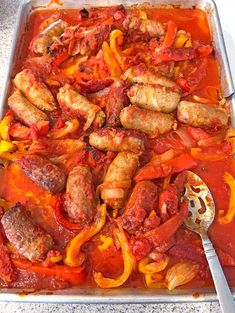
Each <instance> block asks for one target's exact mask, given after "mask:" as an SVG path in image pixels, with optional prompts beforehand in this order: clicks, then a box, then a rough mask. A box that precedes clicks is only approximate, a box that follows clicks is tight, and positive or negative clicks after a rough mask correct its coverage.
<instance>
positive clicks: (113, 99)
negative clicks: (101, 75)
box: [106, 80, 129, 127]
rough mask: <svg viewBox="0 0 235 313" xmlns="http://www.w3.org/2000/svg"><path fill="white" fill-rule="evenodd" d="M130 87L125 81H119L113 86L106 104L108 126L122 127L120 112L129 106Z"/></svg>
mask: <svg viewBox="0 0 235 313" xmlns="http://www.w3.org/2000/svg"><path fill="white" fill-rule="evenodd" d="M128 85H129V84H128V83H127V82H126V81H124V80H118V81H116V82H114V83H113V84H112V86H111V88H110V92H109V101H108V102H107V104H106V126H110V127H120V126H121V122H120V118H119V115H120V112H121V110H122V109H123V108H124V107H126V106H127V105H128V104H129V99H128V96H127V92H126V88H127V87H128Z"/></svg>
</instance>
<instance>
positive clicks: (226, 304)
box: [176, 171, 235, 313]
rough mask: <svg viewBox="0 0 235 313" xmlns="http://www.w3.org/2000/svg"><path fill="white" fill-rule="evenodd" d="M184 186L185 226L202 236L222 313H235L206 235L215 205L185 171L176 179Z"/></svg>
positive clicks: (200, 183)
mask: <svg viewBox="0 0 235 313" xmlns="http://www.w3.org/2000/svg"><path fill="white" fill-rule="evenodd" d="M180 182H181V183H182V182H183V186H184V189H183V192H182V193H183V195H182V198H181V201H188V208H189V215H188V217H187V218H186V220H185V222H184V223H185V225H186V227H187V228H189V229H190V230H192V231H194V232H196V233H198V234H199V235H200V236H201V239H202V244H203V247H204V251H205V254H206V258H207V261H208V264H209V267H210V270H211V274H212V277H213V280H214V284H215V289H216V292H217V295H218V299H219V303H220V306H221V309H222V312H223V313H235V303H234V301H233V297H232V294H231V291H230V289H229V286H228V283H227V280H226V278H225V276H224V272H223V269H222V267H221V264H220V261H219V259H218V256H217V254H216V252H215V249H214V247H213V245H212V243H211V241H210V239H209V237H208V235H207V231H208V229H209V227H210V226H211V224H212V222H213V220H214V217H215V203H214V200H213V197H212V194H211V192H210V190H209V189H208V187H207V185H206V184H205V183H204V181H203V180H202V179H201V178H200V177H199V176H197V175H196V174H194V173H193V172H191V171H184V172H182V173H181V174H179V175H178V176H177V178H176V183H180Z"/></svg>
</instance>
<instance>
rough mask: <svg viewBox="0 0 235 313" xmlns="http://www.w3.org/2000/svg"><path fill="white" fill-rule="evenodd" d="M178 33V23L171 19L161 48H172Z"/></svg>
mask: <svg viewBox="0 0 235 313" xmlns="http://www.w3.org/2000/svg"><path fill="white" fill-rule="evenodd" d="M176 33H177V25H176V24H175V23H174V22H173V21H169V22H168V24H167V32H166V36H165V38H164V41H163V44H162V46H161V48H160V49H166V48H170V47H171V46H172V45H173V43H174V41H175V36H176Z"/></svg>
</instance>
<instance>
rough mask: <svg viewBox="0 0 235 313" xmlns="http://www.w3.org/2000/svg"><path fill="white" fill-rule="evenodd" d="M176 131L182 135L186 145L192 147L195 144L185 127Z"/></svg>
mask: <svg viewBox="0 0 235 313" xmlns="http://www.w3.org/2000/svg"><path fill="white" fill-rule="evenodd" d="M175 133H176V134H177V135H178V136H179V137H180V139H181V140H182V142H183V144H184V145H185V147H187V148H192V147H193V146H194V142H193V140H192V139H191V137H190V136H189V135H188V134H187V133H186V131H185V130H184V129H182V128H178V129H177V130H176V131H175Z"/></svg>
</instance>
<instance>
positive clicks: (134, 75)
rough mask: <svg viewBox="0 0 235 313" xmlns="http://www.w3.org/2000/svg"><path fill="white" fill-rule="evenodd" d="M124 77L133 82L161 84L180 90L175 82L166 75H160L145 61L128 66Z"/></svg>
mask: <svg viewBox="0 0 235 313" xmlns="http://www.w3.org/2000/svg"><path fill="white" fill-rule="evenodd" d="M124 77H125V79H126V80H127V81H129V82H131V83H139V84H141V83H142V84H152V85H161V86H165V87H169V88H174V89H175V91H179V92H180V89H179V87H178V85H177V84H176V83H175V82H173V81H172V80H170V79H169V78H167V77H166V76H163V75H160V74H158V73H155V72H154V71H152V70H150V69H148V68H147V66H146V65H145V64H144V63H141V64H138V65H135V66H132V67H130V68H128V69H127V70H126V71H125V73H124Z"/></svg>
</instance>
